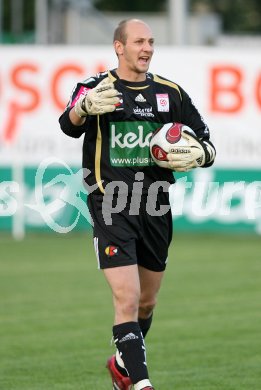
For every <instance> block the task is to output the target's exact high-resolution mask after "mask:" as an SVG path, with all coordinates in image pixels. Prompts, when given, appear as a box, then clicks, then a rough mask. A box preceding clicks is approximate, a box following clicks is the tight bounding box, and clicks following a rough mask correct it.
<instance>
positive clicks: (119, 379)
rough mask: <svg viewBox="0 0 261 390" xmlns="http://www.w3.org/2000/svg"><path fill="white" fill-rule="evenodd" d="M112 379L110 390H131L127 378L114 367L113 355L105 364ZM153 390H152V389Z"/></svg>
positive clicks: (129, 381) (148, 388)
mask: <svg viewBox="0 0 261 390" xmlns="http://www.w3.org/2000/svg"><path fill="white" fill-rule="evenodd" d="M106 367H107V368H108V370H109V373H110V376H111V379H112V386H113V387H112V390H131V389H132V383H131V380H130V378H129V377H128V376H124V375H122V374H121V373H120V372H119V371H118V370H117V368H116V367H115V355H113V356H111V357H110V358H109V359H108V361H107V364H106ZM151 389H152V387H145V390H151ZM152 390H153V389H152Z"/></svg>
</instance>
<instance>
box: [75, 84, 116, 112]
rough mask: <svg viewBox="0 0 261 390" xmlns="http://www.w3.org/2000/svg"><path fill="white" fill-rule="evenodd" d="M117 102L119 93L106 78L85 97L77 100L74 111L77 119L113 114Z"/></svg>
mask: <svg viewBox="0 0 261 390" xmlns="http://www.w3.org/2000/svg"><path fill="white" fill-rule="evenodd" d="M119 101H120V98H119V92H118V91H117V90H116V89H115V88H114V85H113V83H112V82H111V80H110V79H109V77H106V78H105V79H103V80H102V81H101V82H100V83H99V84H98V85H97V86H96V87H95V88H93V89H90V90H89V91H88V93H87V95H84V96H81V97H80V98H79V100H77V102H76V104H75V106H74V110H75V113H76V114H77V115H78V116H79V117H85V116H87V115H100V114H106V113H108V112H113V111H114V110H115V109H116V105H117V104H118V103H119Z"/></svg>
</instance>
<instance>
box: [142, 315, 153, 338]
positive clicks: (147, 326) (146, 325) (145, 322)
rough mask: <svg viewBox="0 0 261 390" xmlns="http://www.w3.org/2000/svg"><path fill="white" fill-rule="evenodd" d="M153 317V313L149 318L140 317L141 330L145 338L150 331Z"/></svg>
mask: <svg viewBox="0 0 261 390" xmlns="http://www.w3.org/2000/svg"><path fill="white" fill-rule="evenodd" d="M152 317H153V313H152V314H151V315H150V317H149V318H145V319H144V318H138V321H139V326H140V330H141V331H142V334H143V338H144V339H145V337H146V334H147V333H148V331H149V329H150V327H151V323H152Z"/></svg>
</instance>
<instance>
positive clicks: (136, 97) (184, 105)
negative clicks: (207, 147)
mask: <svg viewBox="0 0 261 390" xmlns="http://www.w3.org/2000/svg"><path fill="white" fill-rule="evenodd" d="M108 76H109V77H110V79H111V81H112V82H113V83H114V85H115V88H116V89H117V90H118V91H119V92H120V93H121V94H122V95H121V98H122V99H121V102H120V105H119V106H118V107H117V109H116V110H115V111H114V112H112V113H107V114H104V115H97V116H96V115H91V116H87V118H86V121H85V123H84V124H83V125H82V126H75V125H73V124H72V123H71V120H70V118H69V112H70V110H71V108H72V107H73V106H74V105H75V103H76V101H77V99H79V97H80V96H81V95H82V94H86V93H87V92H88V90H89V89H91V88H94V87H95V86H96V85H97V84H98V83H100V81H101V80H102V79H103V78H105V77H108ZM59 122H60V126H61V129H62V131H63V132H64V133H65V134H67V135H69V136H71V137H75V138H77V137H80V136H81V135H82V134H83V133H85V136H84V142H83V162H82V163H83V168H87V175H86V178H85V180H86V183H87V185H88V186H94V185H96V190H95V191H93V193H97V194H101V193H105V187H106V185H107V184H108V183H110V182H112V181H114V182H116V181H117V182H123V183H124V188H127V189H128V191H129V192H131V191H132V187H133V183H134V182H135V181H137V176H136V178H135V174H136V173H137V172H143V174H144V175H142V176H141V177H144V179H143V190H144V192H146V191H147V190H148V188H149V187H150V185H151V184H152V183H154V182H156V181H166V182H168V183H170V184H172V183H174V180H175V179H174V176H173V171H172V170H170V169H165V168H161V167H159V166H157V165H156V164H155V163H154V162H153V160H152V158H151V155H150V149H149V142H150V138H151V135H152V132H153V131H155V130H156V129H157V128H159V127H160V126H162V125H163V124H165V123H169V122H180V123H183V124H185V125H187V126H189V127H191V128H192V129H193V130H194V132H195V133H196V135H197V137H199V138H200V139H202V140H205V141H208V140H209V129H208V127H207V125H206V124H205V123H204V121H203V119H202V117H201V115H200V114H199V112H198V111H197V109H196V107H195V106H194V104H193V103H192V101H191V99H190V97H189V96H188V94H187V93H186V92H185V91H184V90H183V89H182V88H181V87H180V86H178V85H177V84H175V83H174V82H172V81H169V80H167V79H165V78H163V77H161V76H158V75H156V74H151V73H147V75H146V80H145V81H142V82H130V81H126V80H122V79H119V78H118V76H117V74H116V72H115V70H111V71H108V72H103V73H99V74H97V75H96V76H95V77H90V78H89V79H87V80H85V81H84V82H82V83H78V84H77V85H76V87H75V88H74V90H73V92H72V95H71V98H70V101H69V103H68V105H67V107H66V109H65V111H64V112H63V114H62V115H61V117H60V118H59ZM92 188H94V187H92Z"/></svg>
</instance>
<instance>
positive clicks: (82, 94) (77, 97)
mask: <svg viewBox="0 0 261 390" xmlns="http://www.w3.org/2000/svg"><path fill="white" fill-rule="evenodd" d="M90 89H91V88H87V87H81V88H80V89H79V92H78V93H77V95H76V96H75V98H74V99H73V101H72V103H71V107H74V106H75V103H76V102H77V100H78V99H79V98H80V97H81V96H85V95H87V92H88V91H89V90H90Z"/></svg>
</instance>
